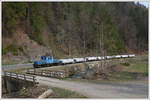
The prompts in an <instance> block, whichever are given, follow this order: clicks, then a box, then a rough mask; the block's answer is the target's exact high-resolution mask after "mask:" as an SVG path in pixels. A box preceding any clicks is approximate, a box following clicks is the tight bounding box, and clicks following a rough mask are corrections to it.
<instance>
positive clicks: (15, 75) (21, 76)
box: [4, 71, 36, 83]
mask: <svg viewBox="0 0 150 100" xmlns="http://www.w3.org/2000/svg"><path fill="white" fill-rule="evenodd" d="M4 76H7V77H10V78H15V79H18V80H24V81H31V82H33V83H36V79H35V76H33V75H28V74H18V73H14V72H8V71H4Z"/></svg>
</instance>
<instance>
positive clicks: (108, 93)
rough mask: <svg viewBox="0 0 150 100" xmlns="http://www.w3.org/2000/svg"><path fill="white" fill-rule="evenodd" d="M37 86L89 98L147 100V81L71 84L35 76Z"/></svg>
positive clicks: (70, 82)
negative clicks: (134, 99) (73, 92)
mask: <svg viewBox="0 0 150 100" xmlns="http://www.w3.org/2000/svg"><path fill="white" fill-rule="evenodd" d="M36 79H37V81H38V82H39V84H42V85H47V86H53V87H60V88H65V89H68V90H72V91H75V92H77V93H80V94H82V95H85V96H88V97H91V98H98V97H100V98H147V97H148V83H147V81H135V82H124V83H123V82H121V83H116V84H114V83H113V84H112V83H107V84H104V83H87V82H72V81H66V80H59V79H54V78H46V77H41V76H37V77H36Z"/></svg>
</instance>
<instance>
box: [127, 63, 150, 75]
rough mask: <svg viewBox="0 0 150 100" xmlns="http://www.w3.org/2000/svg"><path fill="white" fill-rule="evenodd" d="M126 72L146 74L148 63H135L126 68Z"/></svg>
mask: <svg viewBox="0 0 150 100" xmlns="http://www.w3.org/2000/svg"><path fill="white" fill-rule="evenodd" d="M127 70H128V71H132V72H138V73H144V74H148V63H147V62H142V63H136V64H133V65H131V66H128V67H127Z"/></svg>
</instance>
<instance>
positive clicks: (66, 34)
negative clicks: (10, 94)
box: [2, 2, 148, 56]
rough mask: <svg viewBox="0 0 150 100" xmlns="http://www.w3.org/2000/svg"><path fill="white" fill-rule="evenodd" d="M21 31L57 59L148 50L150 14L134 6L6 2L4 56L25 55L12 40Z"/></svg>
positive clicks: (127, 4) (16, 42)
mask: <svg viewBox="0 0 150 100" xmlns="http://www.w3.org/2000/svg"><path fill="white" fill-rule="evenodd" d="M18 29H20V31H23V33H25V34H27V36H28V37H29V38H30V39H31V40H33V41H35V42H37V43H38V44H39V45H41V46H44V47H47V46H49V47H50V48H51V50H52V52H53V53H54V55H57V56H58V54H59V56H62V55H70V56H73V55H80V56H81V55H91V56H92V55H97V54H100V53H101V52H102V51H101V49H100V47H101V46H103V47H104V49H103V50H105V51H106V52H107V55H113V54H121V53H131V52H133V53H141V52H144V51H147V50H148V9H147V8H146V7H144V6H142V5H139V4H134V3H132V2H130V3H127V2H126V3H123V2H122V3H92V2H90V3H73V2H72V3H64V2H63V3H32V2H28V3H25V2H24V3H23V2H20V3H19V2H9V3H8V2H3V3H2V38H3V48H2V49H3V55H7V54H8V53H13V54H14V55H16V56H17V55H19V54H20V53H18V52H23V51H26V49H27V47H26V46H22V45H19V41H21V40H19V39H16V40H12V39H14V38H12V37H14V36H16V35H14V34H15V33H16V30H18ZM101 38H103V41H101V40H102V39H101ZM5 39H9V40H10V41H14V42H8V43H6V41H5ZM18 40H19V41H18ZM24 55H25V53H24Z"/></svg>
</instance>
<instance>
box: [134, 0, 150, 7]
mask: <svg viewBox="0 0 150 100" xmlns="http://www.w3.org/2000/svg"><path fill="white" fill-rule="evenodd" d="M136 3H137V2H136ZM139 3H140V4H142V5H144V6H146V8H148V7H149V5H148V2H146V1H140V2H139Z"/></svg>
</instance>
